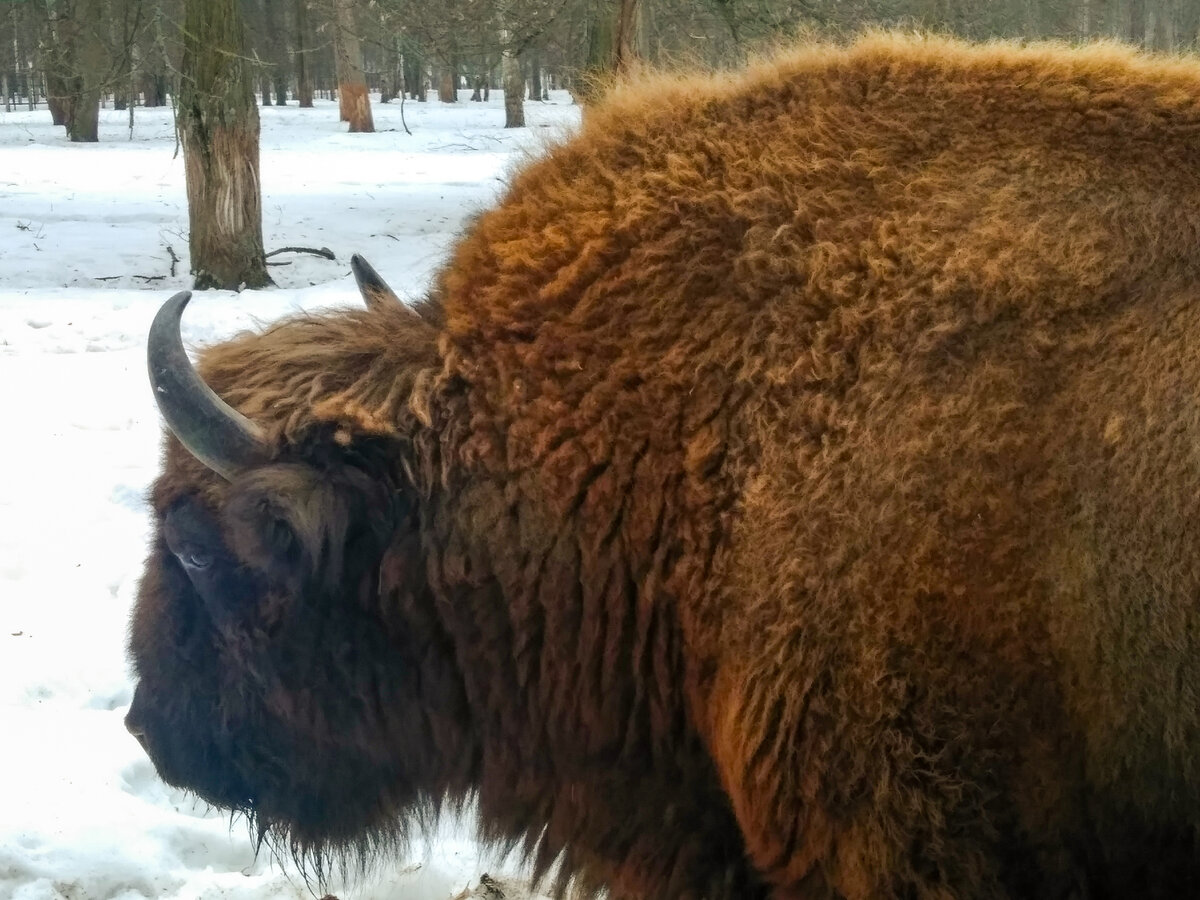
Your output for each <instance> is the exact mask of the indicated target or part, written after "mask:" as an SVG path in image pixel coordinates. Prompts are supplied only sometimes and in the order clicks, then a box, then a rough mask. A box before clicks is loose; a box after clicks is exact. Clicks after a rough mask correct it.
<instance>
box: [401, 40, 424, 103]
mask: <svg viewBox="0 0 1200 900" xmlns="http://www.w3.org/2000/svg"><path fill="white" fill-rule="evenodd" d="M404 89H405V91H406V92H407V93H408V96H409V97H411V98H412V99H413V100H416V101H418V102H420V103H424V102H425V99H426V94H425V62H424V60H422V59H421V54H420V53H419V52H417V51H416V50H410V51H409V52H408V53H405V54H404Z"/></svg>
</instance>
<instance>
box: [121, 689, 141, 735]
mask: <svg viewBox="0 0 1200 900" xmlns="http://www.w3.org/2000/svg"><path fill="white" fill-rule="evenodd" d="M125 730H126V731H128V732H129V733H130V734H132V735H133V736H134V737H135V738H137V739H138V743H140V744H143V745H145V743H146V742H145V737H146V726H145V725H144V724H143V723H142V717H141V710H140V709H139V704H138V690H137V689H136V688H135V689H134V692H133V702H132V703H130V704H129V712H127V713H126V714H125Z"/></svg>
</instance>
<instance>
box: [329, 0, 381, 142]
mask: <svg viewBox="0 0 1200 900" xmlns="http://www.w3.org/2000/svg"><path fill="white" fill-rule="evenodd" d="M334 47H335V51H336V53H337V70H338V110H339V112H340V113H341V117H342V121H343V122H349V123H350V133H351V134H355V133H360V134H361V133H367V132H372V131H374V130H375V121H374V119H373V118H372V117H371V99H370V97H368V96H367V79H366V77H365V76H364V75H363V62H362V46H361V44H360V43H359V40H358V26H357V24H356V23H355V21H354V0H337V38H336V40H335V41H334Z"/></svg>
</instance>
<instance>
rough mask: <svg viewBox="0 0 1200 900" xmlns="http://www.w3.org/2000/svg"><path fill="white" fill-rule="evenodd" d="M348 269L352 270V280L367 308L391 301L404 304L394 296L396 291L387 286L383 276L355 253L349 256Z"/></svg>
mask: <svg viewBox="0 0 1200 900" xmlns="http://www.w3.org/2000/svg"><path fill="white" fill-rule="evenodd" d="M350 269H351V270H352V271H353V272H354V280H355V281H356V282H357V283H358V292H359V293H360V294H362V298H363V302H364V303H366V304H367V309H382V308H383V307H384V306H385V305H389V306H390V305H391V304H393V303H395V304H396V305H398V306H403V305H404V304H403V302H401V300H400V298H399V297H397V296H396V292H395V291H393V290H392V289H391V288H390V287H388V284H387V282H386V281H384V280H383V276H382V275H380V274H379V273H378V272H376V271H375V269H374V267H372V265H371V264H370V263H369V262H367V261H366V260H365V259H363V258H362V257H361V256H359V255H358V254H357V253H355V254H354V255H353V256H351V257H350Z"/></svg>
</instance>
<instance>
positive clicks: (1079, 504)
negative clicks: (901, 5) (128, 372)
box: [128, 36, 1200, 900]
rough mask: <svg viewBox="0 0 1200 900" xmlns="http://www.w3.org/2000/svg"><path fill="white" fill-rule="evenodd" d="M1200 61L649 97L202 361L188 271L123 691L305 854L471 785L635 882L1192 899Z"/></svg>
mask: <svg viewBox="0 0 1200 900" xmlns="http://www.w3.org/2000/svg"><path fill="white" fill-rule="evenodd" d="M1198 98H1200V68H1198V67H1197V66H1196V65H1195V64H1194V63H1192V62H1183V61H1167V60H1154V59H1150V58H1145V57H1141V56H1137V55H1135V54H1132V53H1129V52H1126V51H1123V50H1118V49H1115V48H1112V47H1105V46H1102V47H1092V48H1086V49H1079V50H1068V49H1064V48H1059V47H1026V48H1016V47H1012V46H1005V45H994V46H988V47H986V48H978V47H975V48H973V47H968V46H965V45H962V44H957V43H953V42H948V41H940V40H917V39H904V38H898V37H886V36H876V37H873V38H869V39H865V40H862V41H860V42H859V43H857V44H855V45H853V46H851V47H849V48H834V47H823V48H816V49H812V48H810V49H805V50H800V51H797V52H795V53H792V54H790V55H787V56H784V57H781V58H780V59H777V60H775V61H773V62H770V63H763V64H761V65H759V66H758V67H757V68H755V69H753V70H751V71H749V72H748V73H746V74H744V75H743V76H741V77H739V78H738V79H734V80H729V79H723V80H720V81H704V80H697V79H691V80H689V79H676V80H675V81H657V82H655V83H653V84H650V85H647V86H644V87H624V88H620V89H619V90H618V91H617V92H616V93H615V95H614V96H613V97H612V98H610V99H609V100H608V101H606V103H605V104H603V105H602V106H600V107H599V108H597V109H596V110H594V111H593V112H591V113H589V116H588V119H587V122H586V123H585V124H584V127H583V129H582V131H581V132H580V134H579V135H578V136H576V137H574V138H572V139H570V140H569V141H567V142H565V143H563V144H562V145H561V146H558V147H556V148H554V149H552V150H551V151H550V152H548V153H547V155H546V156H545V158H543V159H542V160H540V161H538V162H536V163H533V164H532V165H530V166H529V167H528V168H527V169H526V170H525V171H524V172H522V173H521V174H519V175H518V176H517V177H516V178H515V179H514V181H513V184H512V186H511V187H510V189H509V190H508V193H507V195H506V196H505V197H504V199H503V200H502V202H501V203H500V204H499V206H498V207H497V208H496V209H494V210H492V211H490V212H487V213H485V214H484V215H482V216H481V217H480V218H479V219H478V220H477V221H476V222H475V223H474V224H473V225H472V226H471V227H470V229H469V230H468V232H467V234H466V235H465V236H464V237H463V238H462V240H461V241H460V243H459V244H458V246H457V248H456V249H455V251H454V253H453V255H452V258H451V259H450V261H449V262H448V264H447V265H446V266H445V268H444V270H443V271H442V273H441V274H440V276H439V277H438V280H437V282H436V285H435V287H434V289H433V290H432V291H431V292H430V295H429V296H428V297H427V298H426V299H424V300H422V301H421V302H419V303H417V304H416V305H414V306H412V307H408V306H405V305H403V304H401V303H400V302H399V301H398V300H397V299H396V297H395V295H394V294H392V293H391V291H390V290H389V289H388V288H387V286H386V285H385V284H384V283H383V281H382V279H380V278H379V276H378V275H377V273H375V272H374V270H372V269H371V268H370V267H369V266H367V265H366V264H365V263H364V262H363V261H362V260H359V259H356V260H355V263H354V267H355V274H356V276H357V278H358V280H359V285H360V287H361V289H362V292H363V295H364V298H365V299H366V300H367V308H366V309H363V310H347V311H343V312H335V313H329V314H327V315H323V316H300V317H296V318H292V319H289V320H286V321H284V322H281V323H279V324H277V325H275V326H273V327H271V328H269V329H267V330H266V331H264V332H263V333H260V334H246V335H242V336H239V337H237V338H236V339H234V340H232V341H230V342H228V343H225V344H221V345H219V346H215V347H211V348H209V349H207V350H206V351H205V352H204V353H203V354H202V355H201V358H200V361H199V365H198V373H199V374H198V375H197V373H196V372H193V371H192V369H191V367H190V364H188V363H187V361H186V357H185V356H184V354H183V353H182V348H181V346H180V345H179V343H178V320H179V316H180V315H181V314H182V310H183V305H184V304H185V303H186V297H183V296H180V297H176V298H172V300H171V301H169V302H168V304H167V305H166V306H164V308H163V311H162V312H160V314H159V317H158V319H157V320H156V324H155V327H154V329H153V331H152V337H151V342H150V344H151V350H150V357H151V362H150V368H151V377H152V380H153V382H154V384H155V393H156V397H157V398H158V399H159V401H160V404H161V406H162V408H163V412H164V418H165V419H166V421H167V423H168V424H169V426H170V428H171V429H172V431H173V434H169V435H168V438H167V444H166V454H165V462H164V467H163V472H162V474H161V476H160V477H159V479H158V481H157V482H156V484H155V487H154V491H153V507H154V510H155V514H156V525H157V536H156V539H155V543H154V546H153V548H152V550H151V553H150V557H149V560H148V561H147V565H146V572H145V576H144V578H143V581H142V585H141V589H140V593H139V597H138V602H137V607H136V609H135V613H134V617H133V622H132V628H131V638H130V648H131V655H132V657H133V660H134V663H135V666H136V671H137V675H138V678H139V683H138V687H137V690H136V694H135V697H134V702H133V705H132V707H131V709H130V712H129V717H128V724H129V727H130V730H131V731H133V732H134V733H135V734H137V735H138V737H139V739H140V740H141V741H142V742H143V743H144V745H145V747H146V750H147V752H148V753H149V755H150V757H151V758H152V759H153V760H154V762H155V764H156V766H157V767H158V770H159V772H160V773H161V775H162V776H163V778H164V779H166V780H167V781H169V782H171V783H173V784H176V785H180V786H183V787H185V788H188V789H190V790H193V791H195V792H196V793H197V794H199V795H200V796H202V797H204V798H205V799H207V800H209V801H211V802H214V803H217V804H219V805H221V806H226V807H229V808H232V809H237V810H241V811H244V812H246V813H248V814H249V815H250V816H251V817H252V818H253V819H254V821H255V822H256V823H257V824H258V826H259V827H260V828H261V829H262V831H263V834H264V836H265V837H266V838H268V839H271V840H273V841H275V842H276V843H277V844H278V845H279V846H280V848H281V849H285V850H289V849H290V850H291V851H292V852H293V853H295V854H296V855H297V856H298V857H299V858H300V859H301V860H302V862H306V863H308V864H309V865H310V867H311V870H313V871H314V872H315V874H317V875H318V876H321V875H323V874H324V872H325V871H326V870H327V868H328V866H329V865H330V864H331V863H332V862H333V861H335V860H341V861H349V862H351V863H353V862H360V863H361V862H366V861H367V860H368V859H370V858H372V857H374V856H375V855H376V853H377V852H379V851H391V850H394V849H396V848H397V847H398V846H399V845H401V844H402V843H403V841H404V840H405V839H406V838H407V836H408V835H409V833H410V831H411V829H412V828H414V827H423V826H425V825H427V824H428V823H429V822H430V821H431V819H432V817H433V816H435V815H436V813H437V811H438V810H439V809H441V808H443V807H444V805H445V804H447V803H449V804H460V803H463V802H467V801H471V800H474V801H476V802H477V808H478V813H479V821H480V827H481V831H482V836H483V838H484V839H486V840H488V841H491V842H494V843H496V844H499V845H501V846H503V847H520V848H521V849H523V850H524V851H525V853H526V854H527V855H528V857H529V858H530V859H531V861H532V863H533V865H534V869H535V872H536V873H537V874H539V875H544V874H546V873H547V872H549V871H551V870H552V869H553V868H554V866H555V863H557V864H558V865H557V875H556V882H555V884H554V885H553V886H552V887H553V888H554V889H556V890H558V891H559V892H563V891H565V890H566V889H567V888H568V887H570V886H572V885H573V886H574V887H577V888H578V889H579V890H580V891H581V892H583V893H585V894H586V893H589V892H598V891H600V890H607V891H608V894H609V896H611V897H613V898H614V900H685V898H686V900H701V898H703V900H733V898H739V900H744V898H764V900H766V898H771V900H798V898H835V897H838V898H846V900H860V898H861V900H867V898H918V900H934V898H937V900H948V898H972V900H977V898H1002V897H1010V898H1064V897H1072V896H1074V897H1093V898H1110V897H1111V898H1118V897H1126V896H1137V897H1163V898H1165V897H1175V896H1181V895H1185V894H1189V893H1192V892H1194V890H1195V888H1196V887H1197V884H1198V879H1200V852H1198V847H1197V840H1198V837H1197V834H1198V833H1197V826H1198V824H1200V774H1198V773H1200V767H1198V766H1197V765H1196V749H1195V748H1196V747H1197V746H1198V742H1200V708H1198V704H1197V702H1196V697H1197V696H1200V607H1197V605H1196V603H1195V598H1196V597H1197V596H1200V565H1198V564H1197V562H1196V560H1197V559H1198V558H1200V556H1198V554H1197V544H1198V543H1200V452H1198V451H1197V447H1200V406H1198V405H1197V399H1196V398H1197V397H1200V355H1198V354H1197V351H1196V349H1195V348H1196V347H1198V346H1200V303H1197V288H1196V285H1197V283H1198V276H1200V241H1198V240H1197V236H1198V235H1200V142H1197V140H1196V135H1197V134H1200V99H1198ZM210 388H211V389H212V390H211V391H210V390H209V389H210ZM213 392H215V393H213Z"/></svg>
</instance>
